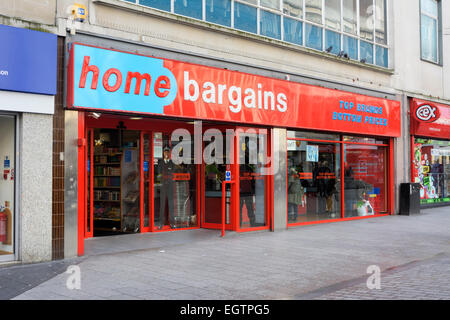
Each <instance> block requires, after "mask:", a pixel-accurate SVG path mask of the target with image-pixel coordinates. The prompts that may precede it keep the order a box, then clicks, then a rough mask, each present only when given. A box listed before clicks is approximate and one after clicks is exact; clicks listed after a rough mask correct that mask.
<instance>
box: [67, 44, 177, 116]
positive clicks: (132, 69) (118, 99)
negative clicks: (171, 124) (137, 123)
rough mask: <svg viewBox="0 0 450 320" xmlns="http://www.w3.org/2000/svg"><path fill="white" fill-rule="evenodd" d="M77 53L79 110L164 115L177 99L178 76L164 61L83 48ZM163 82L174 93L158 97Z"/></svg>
mask: <svg viewBox="0 0 450 320" xmlns="http://www.w3.org/2000/svg"><path fill="white" fill-rule="evenodd" d="M74 52H75V62H74V81H75V83H74V101H73V105H74V106H75V107H79V108H94V109H109V110H122V111H124V110H126V111H135V112H150V113H158V114H163V111H164V106H167V105H170V104H171V103H172V102H173V100H174V99H175V97H176V95H177V82H176V80H175V76H174V75H173V73H172V72H171V71H170V70H169V69H167V68H166V67H165V66H164V60H162V59H157V58H150V57H144V56H140V55H135V54H129V53H123V52H118V51H111V50H105V49H100V48H94V47H89V46H83V45H75V47H74ZM163 78H165V79H167V80H168V81H169V82H170V89H164V90H163V92H162V93H163V95H162V96H157V93H156V92H157V90H155V85H156V83H157V82H158V79H163ZM164 82H165V81H164Z"/></svg>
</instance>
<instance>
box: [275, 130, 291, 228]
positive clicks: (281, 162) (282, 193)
mask: <svg viewBox="0 0 450 320" xmlns="http://www.w3.org/2000/svg"><path fill="white" fill-rule="evenodd" d="M272 132H273V140H272V141H273V146H272V147H273V159H274V162H275V163H274V177H273V228H274V231H280V230H286V229H287V214H286V212H287V207H286V206H287V204H286V197H287V194H286V187H287V184H286V183H287V181H286V177H287V175H286V152H287V141H286V129H280V128H275V129H273V131H272Z"/></svg>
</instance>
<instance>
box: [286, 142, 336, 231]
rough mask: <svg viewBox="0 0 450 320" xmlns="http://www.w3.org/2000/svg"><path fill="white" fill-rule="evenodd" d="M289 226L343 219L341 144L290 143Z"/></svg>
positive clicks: (288, 166) (288, 164)
mask: <svg viewBox="0 0 450 320" xmlns="http://www.w3.org/2000/svg"><path fill="white" fill-rule="evenodd" d="M287 150H288V155H287V161H288V162H287V170H288V180H287V181H288V190H287V193H288V223H302V222H309V221H320V220H329V219H339V218H340V217H341V210H340V189H339V187H338V181H339V179H338V177H339V170H340V159H339V155H340V145H339V144H336V143H323V142H314V141H300V140H288V147H287Z"/></svg>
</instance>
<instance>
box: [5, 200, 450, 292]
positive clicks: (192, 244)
mask: <svg viewBox="0 0 450 320" xmlns="http://www.w3.org/2000/svg"><path fill="white" fill-rule="evenodd" d="M219 235H220V232H219V231H217V230H202V229H201V230H184V231H177V232H167V233H158V234H142V235H127V236H114V237H108V238H101V239H93V240H89V241H86V255H85V256H84V257H82V258H77V259H72V260H62V261H55V262H50V263H47V264H34V265H18V266H12V267H0V287H1V288H0V299H16V300H41V299H44V300H55V299H58V300H59V299H63V300H66V299H76V300H78V299H82V300H111V299H112V300H136V299H138V300H142V299H150V300H156V299H158V300H179V299H183V300H249V299H250V300H255V299H256V300H272V299H282V300H336V299H337V300H346V299H349V300H350V299H363V300H373V299H388V300H404V299H414V300H421V299H433V300H448V299H450V207H441V208H433V209H426V210H422V213H421V214H420V215H414V216H387V217H379V218H372V219H363V220H353V221H345V222H337V223H328V224H319V225H310V226H302V227H295V228H290V229H288V230H287V231H282V232H267V231H258V232H250V233H227V234H226V236H225V238H220V236H219ZM70 265H75V266H78V267H79V269H78V270H79V271H80V278H79V279H80V282H79V283H80V289H70V287H72V288H73V286H70V285H69V286H67V283H68V282H70V280H73V276H72V275H70V274H68V273H65V271H66V270H67V267H69V266H70ZM370 266H372V268H375V269H378V270H379V271H380V273H379V284H380V286H379V289H376V288H375V289H373V288H372V289H369V288H368V286H367V282H368V281H369V280H370V281H369V282H370V283H372V284H373V283H376V282H373V281H372V280H373V279H374V278H373V277H374V276H375V275H376V274H373V273H368V268H369V267H370ZM25 274H26V276H24V275H25ZM68 280H69V281H68ZM71 283H74V282H71ZM75 283H76V282H75Z"/></svg>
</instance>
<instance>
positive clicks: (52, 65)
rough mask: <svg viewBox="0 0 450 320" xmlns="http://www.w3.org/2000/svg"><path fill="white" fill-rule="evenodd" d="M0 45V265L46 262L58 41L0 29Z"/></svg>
mask: <svg viewBox="0 0 450 320" xmlns="http://www.w3.org/2000/svg"><path fill="white" fill-rule="evenodd" d="M0 44H1V50H0V165H1V177H0V263H1V262H9V261H12V260H22V261H24V262H36V261H42V260H50V259H51V248H52V247H51V232H52V229H51V228H52V225H51V199H52V181H51V173H52V171H51V159H52V150H51V146H52V141H51V132H52V131H51V130H52V114H53V111H54V95H55V94H56V36H55V35H51V34H47V33H43V32H37V31H32V30H27V29H20V28H14V27H10V26H5V25H0ZM49 134H50V135H49ZM38 146H39V147H38ZM37 147H38V148H37ZM36 149H38V150H36ZM35 181H39V183H38V184H36V183H35ZM32 226H36V228H41V229H40V230H38V229H34V228H32ZM24 230H27V232H24Z"/></svg>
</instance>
